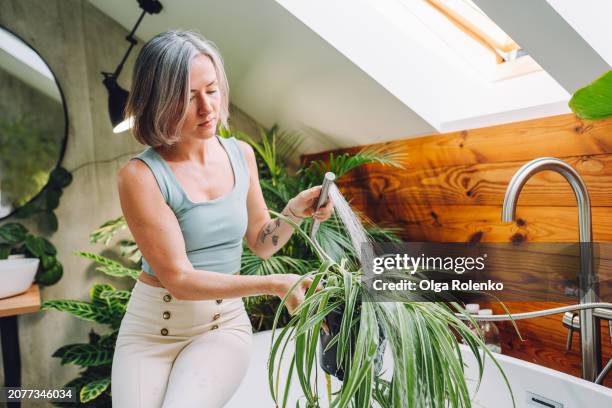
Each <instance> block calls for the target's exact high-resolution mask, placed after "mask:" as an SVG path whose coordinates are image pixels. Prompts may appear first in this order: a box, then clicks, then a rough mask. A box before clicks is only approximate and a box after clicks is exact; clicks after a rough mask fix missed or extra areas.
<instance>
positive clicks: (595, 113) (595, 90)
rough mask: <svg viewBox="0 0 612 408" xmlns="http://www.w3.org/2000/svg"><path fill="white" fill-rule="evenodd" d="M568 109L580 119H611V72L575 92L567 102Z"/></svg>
mask: <svg viewBox="0 0 612 408" xmlns="http://www.w3.org/2000/svg"><path fill="white" fill-rule="evenodd" d="M569 106H570V108H571V109H572V110H573V111H574V112H575V113H576V115H578V116H579V117H580V118H582V119H589V120H600V119H608V118H611V117H612V71H608V72H607V73H605V74H604V75H602V76H601V77H599V78H598V79H596V80H595V81H593V82H592V83H591V84H589V85H587V86H585V87H584V88H581V89H579V90H577V91H576V92H575V93H574V96H572V99H571V100H570V101H569Z"/></svg>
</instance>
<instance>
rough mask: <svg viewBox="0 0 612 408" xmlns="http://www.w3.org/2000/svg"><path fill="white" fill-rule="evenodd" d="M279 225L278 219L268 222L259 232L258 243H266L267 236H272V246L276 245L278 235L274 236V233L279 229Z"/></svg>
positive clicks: (279, 220)
mask: <svg viewBox="0 0 612 408" xmlns="http://www.w3.org/2000/svg"><path fill="white" fill-rule="evenodd" d="M280 224H281V219H280V218H276V219H274V220H272V221H270V222H269V223H268V224H266V226H265V227H264V228H263V229H262V231H261V237H260V241H261V243H262V244H263V243H264V242H266V238H267V237H268V236H269V235H272V245H274V246H276V245H278V234H275V232H276V230H278V228H279V227H280Z"/></svg>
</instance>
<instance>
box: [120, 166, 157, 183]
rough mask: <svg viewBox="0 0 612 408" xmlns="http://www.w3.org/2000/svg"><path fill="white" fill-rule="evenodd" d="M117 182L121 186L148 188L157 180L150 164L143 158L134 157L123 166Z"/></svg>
mask: <svg viewBox="0 0 612 408" xmlns="http://www.w3.org/2000/svg"><path fill="white" fill-rule="evenodd" d="M117 183H118V185H119V188H122V187H129V188H138V187H140V188H143V187H144V188H147V187H150V186H153V185H154V184H155V183H156V182H155V177H154V176H153V173H151V170H150V169H149V166H147V165H146V164H145V163H144V162H142V161H141V160H136V159H133V160H129V161H128V162H127V163H125V164H124V165H123V166H121V168H120V169H119V171H118V172H117Z"/></svg>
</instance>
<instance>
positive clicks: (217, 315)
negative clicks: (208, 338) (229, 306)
mask: <svg viewBox="0 0 612 408" xmlns="http://www.w3.org/2000/svg"><path fill="white" fill-rule="evenodd" d="M220 317H221V313H215V315H214V316H213V320H218V319H219V318H220Z"/></svg>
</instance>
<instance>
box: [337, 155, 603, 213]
mask: <svg viewBox="0 0 612 408" xmlns="http://www.w3.org/2000/svg"><path fill="white" fill-rule="evenodd" d="M563 160H564V161H566V162H567V163H569V164H570V165H571V166H572V167H574V168H575V169H576V170H577V171H578V172H579V173H580V175H581V176H582V177H583V179H584V181H585V183H586V185H587V188H588V190H589V196H590V199H591V205H592V206H594V207H603V206H608V207H609V206H612V194H610V186H611V185H612V154H604V155H595V156H573V157H569V158H564V159H563ZM523 164H525V162H523V161H514V162H499V163H479V164H472V165H460V166H449V167H444V168H439V169H431V168H418V169H407V170H400V169H396V168H389V167H383V166H381V165H372V166H367V167H365V168H361V169H359V170H356V171H353V172H350V173H349V174H346V175H344V176H343V177H341V178H339V179H338V186H339V187H340V189H341V191H342V192H343V194H345V197H346V198H347V200H350V201H351V203H353V204H364V203H368V202H372V201H378V200H381V199H384V200H385V201H386V202H390V203H397V202H405V201H409V202H411V203H415V204H461V205H501V204H502V203H503V201H504V195H505V193H506V188H507V186H508V183H509V181H510V179H511V178H512V176H513V175H514V173H515V172H516V171H517V170H518V169H519V168H520V167H521V166H522V165H523ZM551 203H554V204H555V205H556V206H567V207H571V206H575V205H576V197H575V196H574V193H573V191H572V189H571V188H570V186H569V184H568V182H567V181H566V180H565V178H563V176H561V175H560V174H557V173H554V172H551V171H545V172H542V173H539V174H537V175H535V176H533V177H532V178H531V179H530V180H529V181H528V182H527V184H526V185H525V187H524V188H523V191H522V192H521V195H520V205H521V206H524V205H531V206H550V205H551Z"/></svg>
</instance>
